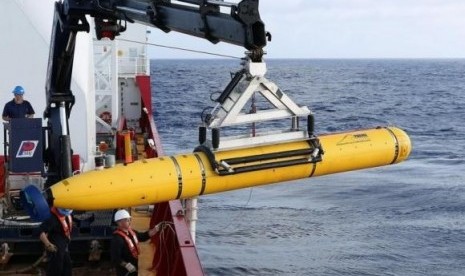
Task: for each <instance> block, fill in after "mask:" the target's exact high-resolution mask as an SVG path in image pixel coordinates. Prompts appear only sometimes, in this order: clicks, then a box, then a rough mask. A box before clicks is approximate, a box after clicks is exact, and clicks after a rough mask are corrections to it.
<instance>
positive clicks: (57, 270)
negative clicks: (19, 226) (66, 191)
mask: <svg viewBox="0 0 465 276" xmlns="http://www.w3.org/2000/svg"><path fill="white" fill-rule="evenodd" d="M50 211H51V213H52V214H51V216H50V218H48V219H47V220H46V221H44V222H43V223H42V224H41V225H40V229H41V233H40V240H41V241H42V242H43V243H44V245H45V249H46V250H47V259H48V263H47V276H71V258H70V256H69V251H68V244H69V242H70V241H71V231H72V228H73V220H72V218H71V213H72V210H70V209H61V208H55V207H52V208H51V209H50Z"/></svg>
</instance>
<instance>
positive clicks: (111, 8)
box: [44, 0, 267, 186]
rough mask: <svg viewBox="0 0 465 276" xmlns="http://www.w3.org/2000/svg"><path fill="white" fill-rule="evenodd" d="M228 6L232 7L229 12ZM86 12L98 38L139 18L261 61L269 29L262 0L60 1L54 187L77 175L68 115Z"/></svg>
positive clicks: (52, 109) (52, 112)
mask: <svg viewBox="0 0 465 276" xmlns="http://www.w3.org/2000/svg"><path fill="white" fill-rule="evenodd" d="M224 8H227V9H228V10H229V11H230V12H229V13H224V12H223V10H224ZM86 16H91V17H93V18H94V22H95V31H96V36H97V38H98V39H101V38H103V37H107V38H110V39H114V38H115V36H117V35H119V34H120V32H123V31H125V30H126V24H127V22H130V23H132V22H139V23H141V24H144V25H148V26H152V27H155V28H158V29H160V30H162V31H164V32H169V31H176V32H180V33H184V34H187V35H191V36H195V37H200V38H204V39H207V40H209V41H211V42H212V43H217V42H220V41H223V42H226V43H230V44H234V45H238V46H242V47H244V48H245V49H247V50H248V51H249V57H250V59H251V60H255V61H260V60H261V58H262V55H263V47H265V45H266V38H267V34H266V32H265V27H264V24H263V22H262V21H261V19H260V14H259V11H258V0H242V1H240V2H239V3H237V4H234V3H228V2H223V1H209V0H181V1H168V0H62V1H58V2H56V3H55V13H54V20H53V28H52V36H51V42H50V53H49V64H48V70H47V79H46V104H47V106H46V110H45V112H44V118H47V119H48V121H47V127H48V130H49V131H48V141H49V143H48V148H47V150H46V163H47V165H48V175H47V176H48V178H47V183H46V186H50V185H52V184H54V183H56V182H58V181H60V180H62V179H65V178H68V177H70V176H71V174H72V169H71V167H72V166H71V156H72V150H71V141H70V135H69V126H68V119H69V116H70V113H71V110H72V107H73V105H74V102H75V99H74V95H73V93H72V91H71V75H72V70H73V60H74V49H75V44H76V38H77V34H78V33H79V32H83V31H85V32H89V31H90V24H89V22H88V21H87V18H86Z"/></svg>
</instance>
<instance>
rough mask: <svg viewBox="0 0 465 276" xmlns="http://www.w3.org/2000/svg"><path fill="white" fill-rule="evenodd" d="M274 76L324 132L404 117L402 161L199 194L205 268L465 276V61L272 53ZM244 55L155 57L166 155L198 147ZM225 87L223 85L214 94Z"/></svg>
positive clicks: (232, 272) (200, 249)
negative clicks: (208, 116)
mask: <svg viewBox="0 0 465 276" xmlns="http://www.w3.org/2000/svg"><path fill="white" fill-rule="evenodd" d="M267 65H268V73H267V75H266V77H267V78H268V79H269V80H271V81H273V82H275V83H276V84H277V85H278V86H279V87H280V88H281V89H282V90H283V91H285V92H286V93H287V94H288V95H289V96H290V97H291V98H292V99H294V101H295V102H297V103H298V104H299V105H307V106H308V107H309V108H310V109H311V110H312V111H313V112H314V113H315V119H316V123H315V125H316V127H315V128H316V133H317V134H322V133H330V132H335V131H342V130H351V129H357V128H367V127H376V126H379V125H395V126H398V127H401V128H403V129H404V130H405V131H407V133H408V134H409V135H410V137H411V139H412V143H413V151H412V153H411V156H410V158H409V159H408V160H407V161H406V162H403V163H400V164H397V165H393V166H387V167H381V168H375V169H368V170H363V171H356V172H348V173H342V174H338V175H330V176H324V177H320V178H312V179H304V180H299V181H293V182H287V183H282V184H277V185H270V186H264V187H256V188H253V189H246V190H238V191H233V192H227V193H223V194H216V195H209V196H203V197H201V198H200V200H199V202H200V210H199V223H198V232H197V241H196V243H197V248H198V253H199V255H200V258H201V260H202V264H203V266H204V269H205V272H206V273H207V274H208V275H402V276H404V275H405V276H408V275H411V276H413V275H418V276H420V275H447V276H454V275H457V276H463V275H465V60H383V59H381V60H376V59H373V60H269V61H267ZM239 68H240V66H239V61H238V60H152V61H151V74H152V85H153V101H154V108H155V113H154V115H155V120H156V124H157V127H158V130H159V132H160V134H161V137H162V141H163V144H164V150H165V153H166V154H175V153H181V152H192V150H193V149H194V147H195V146H196V145H197V144H198V138H197V137H198V136H197V127H198V126H199V125H200V122H201V121H200V114H201V112H202V110H203V109H204V108H206V107H209V106H213V105H214V103H213V102H212V101H211V100H210V95H211V94H212V93H217V92H218V91H222V90H223V89H224V87H225V86H226V84H227V83H228V81H229V79H230V72H235V71H236V70H238V69H239ZM215 95H217V94H214V95H213V96H215Z"/></svg>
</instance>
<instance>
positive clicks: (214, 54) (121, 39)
mask: <svg viewBox="0 0 465 276" xmlns="http://www.w3.org/2000/svg"><path fill="white" fill-rule="evenodd" d="M117 40H118V41H126V42H132V43H138V44H143V45H149V46H154V47H159V48H166V49H172V50H178V51H185V52H192V53H198V54H204V55H211V56H217V57H225V58H232V59H242V58H240V57H236V56H230V55H224V54H218V53H212V52H207V51H200V50H192V49H187V48H181V47H175V46H169V45H162V44H156V43H150V42H140V41H135V40H130V39H124V38H118V39H117Z"/></svg>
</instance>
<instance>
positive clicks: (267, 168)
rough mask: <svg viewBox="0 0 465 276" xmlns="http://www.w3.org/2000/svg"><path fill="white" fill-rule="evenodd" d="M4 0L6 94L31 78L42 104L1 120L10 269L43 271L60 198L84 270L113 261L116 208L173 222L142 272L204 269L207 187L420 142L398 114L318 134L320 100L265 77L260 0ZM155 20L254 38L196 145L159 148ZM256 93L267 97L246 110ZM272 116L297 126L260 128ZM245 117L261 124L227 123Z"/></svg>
mask: <svg viewBox="0 0 465 276" xmlns="http://www.w3.org/2000/svg"><path fill="white" fill-rule="evenodd" d="M0 5H1V8H0V20H1V21H0V22H2V23H3V24H2V25H7V26H11V28H9V29H8V30H0V34H1V35H3V37H5V38H6V37H8V40H7V42H6V43H2V45H1V46H0V47H1V49H2V51H1V52H2V65H1V67H0V68H1V72H2V75H4V76H5V78H4V79H5V80H7V81H4V82H2V83H0V90H1V91H2V93H4V94H2V97H1V99H2V100H3V102H4V103H6V102H7V101H8V100H11V98H10V96H11V94H8V93H7V92H5V91H9V90H11V89H12V88H13V87H14V86H15V85H18V84H21V85H23V86H24V87H25V90H26V94H25V95H26V97H27V99H28V100H29V101H30V102H31V103H32V104H33V105H34V108H35V109H36V112H37V114H36V116H35V118H33V119H30V118H18V119H12V120H11V121H10V122H7V123H4V125H3V127H4V131H3V137H2V140H3V144H4V147H3V155H2V156H1V158H0V162H1V164H2V166H1V167H0V173H1V175H2V177H1V182H0V196H1V202H0V244H1V245H0V248H1V249H0V254H1V260H0V274H5V273H7V274H8V273H10V274H15V273H16V274H21V273H23V274H24V273H29V274H32V275H34V274H38V273H40V271H41V267H42V266H43V262H44V261H46V260H45V258H44V255H43V252H44V248H43V245H42V244H41V243H40V242H39V239H38V234H39V228H38V227H39V224H40V223H41V221H43V220H45V219H46V218H48V216H50V211H49V210H50V207H51V206H56V207H62V208H71V209H73V210H75V213H74V216H73V220H74V221H75V223H74V227H73V229H72V243H71V245H70V251H71V253H72V256H73V260H75V267H74V271H75V273H76V275H84V274H87V275H93V274H92V273H95V275H97V274H100V275H101V274H102V273H104V274H105V275H107V274H108V275H110V274H111V273H113V272H112V271H113V270H112V268H111V266H110V264H109V263H108V257H109V250H110V249H109V242H110V239H111V237H112V233H113V231H114V228H115V226H114V222H113V214H114V212H115V211H116V210H117V209H119V208H126V209H128V210H130V211H131V214H132V217H133V224H134V227H135V228H136V229H139V230H144V229H148V228H149V227H153V226H154V225H156V224H159V223H160V222H161V223H163V224H164V225H166V226H167V227H165V228H164V229H165V230H163V232H162V233H161V234H159V235H156V236H154V238H152V241H151V243H147V244H142V245H141V256H140V262H139V268H138V271H139V275H203V274H204V271H203V269H202V265H201V262H200V259H199V257H198V254H197V251H196V248H195V231H196V221H197V209H198V206H197V197H198V196H202V195H204V194H211V193H219V192H224V191H229V190H233V189H241V188H248V187H253V186H258V185H266V184H271V183H277V182H285V181H288V180H293V179H300V178H307V177H315V176H319V175H326V174H332V173H338V172H345V171H350V170H358V169H364V168H369V167H376V166H383V165H389V164H394V163H398V162H401V161H403V160H405V159H406V158H407V157H408V155H409V153H410V151H411V145H410V140H409V137H408V136H407V134H406V133H405V132H403V131H402V130H401V129H399V128H396V127H391V126H388V127H378V128H374V129H365V130H354V131H347V132H343V133H336V134H326V135H317V134H316V133H314V115H313V113H312V112H311V110H310V109H309V108H307V107H306V106H299V105H297V104H296V103H295V102H294V101H293V100H292V99H291V98H289V97H288V96H287V95H286V94H285V93H284V92H283V91H282V90H281V89H280V88H279V87H278V86H277V85H276V84H275V83H273V82H272V81H270V80H268V79H267V78H266V77H265V75H266V63H265V62H264V60H263V55H264V47H265V46H266V43H267V41H269V39H270V38H271V35H269V33H267V32H266V31H265V25H264V23H263V22H262V21H261V19H260V14H259V10H258V0H242V1H240V2H239V3H229V2H224V1H209V0H182V1H176V3H173V2H170V1H155V0H124V1H123V0H100V1H90V0H89V1H86V0H62V1H57V2H55V1H52V0H49V1H41V2H40V3H37V1H20V0H14V1H3V2H2V3H1V4H0ZM50 26H52V27H51V28H50ZM148 26H150V27H155V28H158V29H160V30H162V31H164V32H170V31H175V32H181V33H184V34H187V35H191V36H195V37H199V38H200V39H207V40H209V41H211V42H213V43H218V42H224V43H231V44H234V45H238V46H240V47H243V48H244V49H245V50H246V54H245V56H244V59H243V61H242V62H241V64H240V66H239V69H238V70H237V71H236V72H235V73H234V74H233V75H232V78H231V81H230V82H229V83H228V85H227V86H226V87H225V89H224V90H223V92H222V93H221V95H220V96H219V97H218V98H217V99H214V101H215V104H216V106H215V108H213V110H212V111H211V112H210V113H209V114H208V115H207V116H204V118H203V120H202V122H201V126H200V127H199V137H198V138H199V145H198V147H196V148H195V149H193V152H191V153H186V154H181V155H177V156H165V155H164V153H163V148H162V143H161V141H160V137H159V135H158V132H157V128H156V124H155V121H154V118H153V115H152V114H153V111H154V110H153V102H152V93H153V92H152V91H155V93H156V87H151V83H152V80H151V78H150V70H149V58H148V56H147V43H146V42H147V34H148V32H149V30H148ZM5 53H6V54H5ZM19 56H20V57H21V58H18V57H19ZM154 82H155V83H156V80H154ZM44 90H45V91H44ZM255 96H259V97H261V98H262V99H263V100H264V101H266V102H267V103H268V108H266V109H264V110H254V111H253V112H244V108H245V106H246V104H248V103H250V101H253V100H254V99H255ZM40 111H43V114H41V112H40ZM275 120H285V121H287V122H289V125H287V126H286V127H285V128H283V129H280V130H277V129H274V130H273V131H269V130H262V129H258V128H257V129H256V128H255V126H258V125H259V124H261V123H264V122H270V121H275ZM243 125H248V126H250V125H252V126H253V131H252V132H250V131H247V132H246V133H237V135H235V136H225V135H222V134H221V133H222V130H223V129H227V128H235V127H239V129H240V127H241V126H243ZM102 271H103V272H102Z"/></svg>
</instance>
